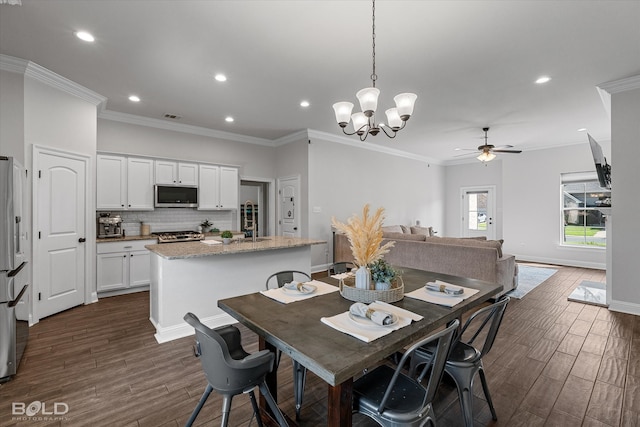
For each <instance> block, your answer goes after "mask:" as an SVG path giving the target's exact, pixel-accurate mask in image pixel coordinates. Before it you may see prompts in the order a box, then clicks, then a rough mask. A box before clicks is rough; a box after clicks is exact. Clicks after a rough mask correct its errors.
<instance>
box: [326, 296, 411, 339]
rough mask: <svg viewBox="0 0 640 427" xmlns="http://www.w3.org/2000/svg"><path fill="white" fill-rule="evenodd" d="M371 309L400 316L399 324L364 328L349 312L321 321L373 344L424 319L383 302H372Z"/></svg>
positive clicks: (373, 324)
mask: <svg viewBox="0 0 640 427" xmlns="http://www.w3.org/2000/svg"><path fill="white" fill-rule="evenodd" d="M369 307H371V308H372V309H377V310H383V311H386V312H389V313H392V314H395V315H396V316H398V323H396V324H395V325H393V326H379V325H376V324H375V323H373V322H372V323H371V325H367V326H362V324H361V323H360V322H354V321H353V320H352V319H351V318H350V317H349V312H348V311H346V312H344V313H340V314H336V315H335V316H331V317H323V318H321V319H320V321H322V323H324V324H325V325H327V326H330V327H332V328H333V329H336V330H338V331H340V332H343V333H345V334H348V335H351V336H352V337H355V338H358V339H359V340H361V341H364V342H371V341H374V340H377V339H378V338H380V337H383V336H385V335H387V334H390V333H391V332H393V331H396V330H398V329H400V328H404V327H405V326H409V325H410V324H411V322H412V321H413V320H415V321H419V320H422V319H423V317H422V316H420V315H419V314H416V313H413V312H411V311H409V310H405V309H403V308H400V307H396V306H394V305H391V304H388V303H386V302H382V301H375V302H372V303H371V304H369Z"/></svg>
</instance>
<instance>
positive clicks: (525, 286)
mask: <svg viewBox="0 0 640 427" xmlns="http://www.w3.org/2000/svg"><path fill="white" fill-rule="evenodd" d="M556 271H558V270H556V269H554V268H542V267H532V266H530V265H522V264H518V287H517V288H515V289H514V290H512V291H511V292H507V295H509V296H510V297H512V298H517V299H520V298H522V297H523V296H525V295H526V294H528V293H529V292H531V291H532V290H533V289H534V288H535V287H536V286H538V285H539V284H540V283H542V282H544V281H545V280H547V279H548V278H549V277H551V276H553V275H554V274H555V273H556Z"/></svg>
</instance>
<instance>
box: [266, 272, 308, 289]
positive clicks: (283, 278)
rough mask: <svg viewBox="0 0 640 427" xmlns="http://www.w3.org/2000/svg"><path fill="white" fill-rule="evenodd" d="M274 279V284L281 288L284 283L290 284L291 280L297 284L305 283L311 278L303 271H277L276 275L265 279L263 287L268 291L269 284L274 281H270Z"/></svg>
mask: <svg viewBox="0 0 640 427" xmlns="http://www.w3.org/2000/svg"><path fill="white" fill-rule="evenodd" d="M274 278H275V283H277V285H278V287H279V288H281V287H283V286H284V285H285V284H286V283H290V282H291V281H293V280H297V281H298V282H306V281H308V280H311V276H309V275H308V274H307V273H305V272H304V271H297V270H283V271H278V272H277V273H273V274H272V275H271V276H269V277H268V278H267V281H266V283H265V286H266V288H267V289H269V284H270V283H271V282H272V281H274V280H272V279H274Z"/></svg>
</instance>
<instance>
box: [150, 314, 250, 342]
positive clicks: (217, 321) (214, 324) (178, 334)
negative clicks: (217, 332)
mask: <svg viewBox="0 0 640 427" xmlns="http://www.w3.org/2000/svg"><path fill="white" fill-rule="evenodd" d="M149 320H150V321H151V323H152V324H153V326H154V327H155V328H156V333H155V334H154V337H155V338H156V341H158V343H159V344H162V343H165V342H169V341H173V340H177V339H178V338H184V337H188V336H189V335H193V334H194V330H193V327H192V326H191V325H188V324H187V323H186V322H185V323H184V324H181V325H175V326H170V327H168V328H163V327H160V326H158V324H157V323H156V322H155V321H154V320H153V319H152V318H151V317H150V318H149ZM200 321H201V322H202V323H204V324H205V325H206V326H208V327H209V328H212V329H213V328H218V327H220V326H225V325H231V324H233V323H238V321H237V320H236V319H234V318H233V317H231V316H230V315H228V314H227V313H222V314H218V315H216V316H211V317H206V318H203V319H200Z"/></svg>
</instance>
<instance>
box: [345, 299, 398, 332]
mask: <svg viewBox="0 0 640 427" xmlns="http://www.w3.org/2000/svg"><path fill="white" fill-rule="evenodd" d="M349 313H351V314H352V315H354V316H359V317H362V318H363V319H369V320H371V321H372V322H373V323H375V324H376V325H381V326H386V325H389V324H391V323H392V322H393V315H392V314H391V313H387V312H386V311H382V310H376V309H374V308H369V306H367V305H366V304H363V303H361V302H356V303H354V304H351V307H349Z"/></svg>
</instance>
